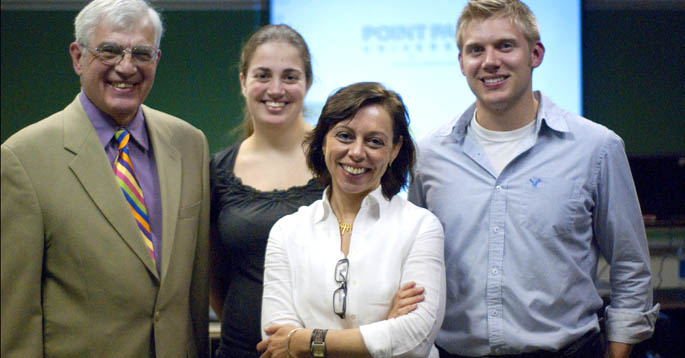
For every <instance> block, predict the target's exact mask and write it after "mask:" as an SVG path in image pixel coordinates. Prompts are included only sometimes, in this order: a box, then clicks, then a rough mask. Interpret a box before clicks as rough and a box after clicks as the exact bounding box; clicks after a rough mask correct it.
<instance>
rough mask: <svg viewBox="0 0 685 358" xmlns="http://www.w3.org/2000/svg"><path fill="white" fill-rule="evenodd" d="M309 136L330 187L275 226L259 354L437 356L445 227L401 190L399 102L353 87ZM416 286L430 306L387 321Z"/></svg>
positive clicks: (409, 168)
mask: <svg viewBox="0 0 685 358" xmlns="http://www.w3.org/2000/svg"><path fill="white" fill-rule="evenodd" d="M305 143H307V144H308V148H307V164H308V166H309V167H310V169H311V170H312V172H313V173H314V175H315V176H316V177H317V178H318V179H319V180H321V181H322V183H323V184H325V185H327V188H326V190H325V192H324V194H323V198H322V199H321V200H318V201H316V202H314V203H313V204H312V205H310V206H306V207H301V208H300V209H299V210H298V211H297V212H296V213H294V214H291V215H288V216H285V217H283V218H282V219H280V220H279V221H278V222H276V224H275V225H274V226H273V228H272V229H271V233H270V235H269V241H268V244H267V250H266V258H265V265H264V267H265V271H264V294H263V299H262V329H263V330H264V333H263V334H262V336H263V338H264V340H262V341H261V342H260V343H259V344H258V345H257V349H258V350H259V351H260V352H263V354H262V357H267V358H268V357H309V356H313V357H326V356H340V355H344V356H360V357H368V356H373V357H390V356H393V357H395V356H408V357H409V356H411V357H426V356H436V357H437V350H436V349H435V348H434V347H433V341H434V339H435V336H436V335H437V332H438V329H439V328H440V325H441V323H442V319H443V314H444V308H445V297H444V296H445V268H444V258H443V231H442V226H441V225H440V222H439V221H438V219H437V218H436V217H435V216H434V215H433V214H431V213H430V212H429V211H427V210H425V209H422V208H419V207H417V206H414V205H413V204H411V203H409V202H408V201H406V200H405V199H404V198H401V197H399V196H397V195H396V194H397V193H398V192H399V191H400V190H401V189H402V188H403V187H405V186H406V184H407V180H408V178H409V177H411V176H413V165H414V160H415V149H414V143H413V141H412V139H411V136H410V134H409V116H408V114H407V111H406V107H405V106H404V103H403V102H402V99H401V97H400V96H399V95H398V94H397V93H395V92H393V91H389V90H387V89H385V88H384V87H383V86H382V85H380V84H378V83H373V82H364V83H356V84H353V85H350V86H347V87H344V88H342V89H340V90H338V91H337V92H336V93H335V94H333V95H332V96H331V97H329V98H328V100H327V102H326V105H325V106H324V108H323V110H322V113H321V116H320V117H319V123H318V124H317V126H316V128H315V129H314V131H312V132H311V134H310V135H309V137H308V139H307V141H306V142H305ZM408 282H416V284H417V285H419V286H422V287H423V288H424V299H423V301H422V302H420V303H418V304H417V305H415V306H412V307H411V309H413V310H411V312H409V313H406V314H404V315H401V316H399V317H395V318H390V319H387V318H386V317H388V315H389V312H390V311H391V306H392V305H393V296H394V293H395V292H396V291H398V289H399V288H400V287H402V286H403V285H405V284H406V283H408ZM400 291H401V290H400Z"/></svg>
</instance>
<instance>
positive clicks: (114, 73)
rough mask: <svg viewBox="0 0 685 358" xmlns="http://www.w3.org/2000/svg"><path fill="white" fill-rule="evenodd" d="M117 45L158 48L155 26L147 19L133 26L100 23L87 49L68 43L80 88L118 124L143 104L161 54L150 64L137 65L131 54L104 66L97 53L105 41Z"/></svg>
mask: <svg viewBox="0 0 685 358" xmlns="http://www.w3.org/2000/svg"><path fill="white" fill-rule="evenodd" d="M107 43H109V44H116V45H119V46H121V47H123V48H127V49H131V48H133V47H135V46H153V47H155V29H154V27H153V26H152V24H151V23H150V21H149V20H148V19H147V18H144V19H143V20H142V21H141V22H139V23H138V25H137V26H134V27H132V28H130V29H114V28H113V27H112V26H111V25H109V24H107V23H101V24H99V25H98V26H97V27H96V29H95V32H94V34H93V38H92V39H91V40H90V42H89V44H88V47H90V48H92V49H93V50H88V49H86V48H85V47H81V46H80V45H79V44H78V43H76V42H74V43H72V44H71V45H70V46H69V52H70V54H71V58H72V62H73V66H74V71H76V74H78V75H79V76H80V77H81V87H82V88H83V92H84V93H85V94H86V96H88V99H90V100H91V101H92V102H93V103H94V104H95V106H97V107H98V108H99V109H100V110H102V111H103V112H105V113H107V114H108V115H109V116H110V117H112V119H114V120H115V121H116V122H117V123H118V124H119V125H121V126H124V125H126V124H128V122H130V121H131V119H133V117H134V116H135V114H136V112H137V111H138V108H140V105H141V104H142V103H143V101H145V98H146V97H147V95H148V94H149V93H150V90H151V89H152V85H153V83H154V81H155V72H156V70H157V64H158V63H159V59H160V56H161V53H159V52H158V54H157V59H156V60H155V61H154V62H153V63H149V64H136V63H134V62H132V61H131V55H130V54H127V55H126V56H124V59H122V60H121V61H119V62H118V63H117V64H114V65H105V64H103V63H102V62H101V61H100V60H99V59H98V57H97V53H96V52H94V51H95V50H94V49H95V48H97V47H100V46H102V45H103V44H107Z"/></svg>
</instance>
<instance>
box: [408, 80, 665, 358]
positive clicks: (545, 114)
mask: <svg viewBox="0 0 685 358" xmlns="http://www.w3.org/2000/svg"><path fill="white" fill-rule="evenodd" d="M535 96H536V97H537V98H538V100H539V103H540V104H539V109H538V114H537V118H536V124H535V125H536V133H537V135H536V136H535V137H534V138H532V140H531V141H530V142H529V143H525V144H524V147H525V149H524V150H523V152H522V153H521V154H519V155H518V156H516V157H515V158H514V159H513V160H512V161H511V162H510V163H509V164H508V165H507V166H505V167H504V169H503V170H502V172H501V173H500V174H499V175H497V173H496V171H495V170H494V169H493V168H492V166H491V164H490V163H489V161H488V158H487V157H486V154H485V152H484V151H483V148H482V147H481V146H480V145H479V144H478V142H477V141H476V140H475V139H474V138H473V137H472V136H471V135H469V134H468V133H467V128H468V124H469V121H470V120H471V119H472V118H473V113H474V110H475V104H474V105H473V106H471V107H470V108H469V109H468V110H466V112H464V114H463V115H462V116H461V117H459V118H458V119H456V120H454V121H451V122H450V123H447V124H446V125H444V126H442V127H441V128H438V129H437V130H435V131H434V132H432V133H431V134H429V135H428V136H427V137H426V138H424V139H423V140H421V141H420V142H419V156H418V163H417V168H416V178H415V181H414V182H413V183H412V185H411V186H410V190H409V200H411V201H412V202H414V203H416V204H418V205H419V206H423V207H426V208H427V209H429V210H430V211H432V212H433V213H434V214H435V215H436V216H437V217H438V218H439V219H440V221H441V223H442V225H443V227H444V229H445V265H446V273H447V308H446V314H445V319H444V321H443V325H442V328H441V330H440V332H439V334H438V338H437V340H436V344H437V345H439V346H440V347H442V348H444V349H446V350H447V351H449V352H451V353H454V354H460V355H476V356H479V355H489V354H516V353H524V352H529V351H534V350H540V349H542V350H549V351H556V350H558V349H560V348H562V347H564V346H565V345H567V344H569V343H570V342H572V341H574V340H576V339H578V338H579V337H581V336H582V335H583V334H585V333H586V332H588V331H591V330H598V329H599V325H598V319H597V315H596V313H597V311H598V310H599V309H600V308H601V307H602V299H601V297H600V296H599V294H598V292H597V289H596V288H595V281H596V280H597V262H598V259H599V255H600V254H601V255H602V256H603V257H604V258H605V259H606V260H607V262H609V263H610V264H611V272H610V274H611V303H610V305H609V307H608V308H607V310H606V316H607V321H606V327H607V334H608V336H607V338H608V339H609V340H611V341H618V342H624V343H637V342H639V341H641V340H644V339H647V338H649V337H650V336H651V334H652V333H653V330H654V322H655V320H656V316H657V314H658V305H657V306H655V307H652V287H651V274H650V269H649V251H648V248H647V240H646V235H645V229H644V224H643V221H642V214H641V213H640V207H639V204H638V200H637V195H636V193H635V187H634V184H633V180H632V177H631V174H630V169H629V166H628V160H627V158H626V154H625V150H624V147H623V141H622V140H621V139H620V138H619V137H618V136H617V135H616V134H615V133H614V132H612V131H611V130H609V129H607V128H605V127H603V126H601V125H599V124H596V123H593V122H591V121H589V120H587V119H585V118H582V117H579V116H577V115H575V114H572V113H570V112H567V111H565V110H563V109H561V108H559V107H557V106H556V105H555V104H554V103H552V101H551V100H550V99H549V98H547V97H545V96H544V95H542V94H541V93H539V92H535Z"/></svg>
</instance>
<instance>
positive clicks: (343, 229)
mask: <svg viewBox="0 0 685 358" xmlns="http://www.w3.org/2000/svg"><path fill="white" fill-rule="evenodd" d="M338 228H339V229H340V235H341V236H342V235H345V233H346V232H352V224H343V223H342V222H340V221H338Z"/></svg>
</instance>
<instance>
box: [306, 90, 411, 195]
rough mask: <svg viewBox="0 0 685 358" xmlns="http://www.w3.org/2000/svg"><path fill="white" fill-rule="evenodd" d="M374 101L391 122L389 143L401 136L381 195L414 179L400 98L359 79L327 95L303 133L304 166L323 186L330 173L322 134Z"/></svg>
mask: <svg viewBox="0 0 685 358" xmlns="http://www.w3.org/2000/svg"><path fill="white" fill-rule="evenodd" d="M371 104H378V105H380V106H382V107H383V108H385V110H386V111H387V112H388V114H389V115H390V118H392V121H393V126H392V127H393V138H392V142H393V144H397V143H398V142H399V141H400V138H402V147H401V148H400V150H399V153H398V154H397V158H395V160H394V161H393V162H392V165H391V166H390V167H389V168H388V170H386V171H385V173H384V174H383V176H382V177H381V187H382V188H383V195H384V196H385V197H386V198H388V199H390V198H392V197H393V196H394V195H395V194H397V193H399V191H400V190H401V189H402V188H404V187H406V186H407V184H408V181H409V180H413V179H414V162H415V161H416V149H415V147H414V141H413V140H412V138H411V135H410V134H409V113H408V112H407V107H406V106H405V105H404V102H403V101H402V97H400V95H399V94H398V93H397V92H395V91H391V90H388V89H386V88H385V87H383V85H381V84H380V83H377V82H359V83H354V84H351V85H349V86H346V87H343V88H341V89H339V90H338V91H336V92H335V93H334V94H332V95H331V96H330V97H328V100H326V104H325V105H324V107H323V110H322V111H321V116H319V122H318V123H317V125H316V127H315V128H314V130H313V131H312V132H311V133H310V134H309V135H308V136H307V138H306V140H305V142H304V145H305V146H306V149H305V152H306V154H307V165H308V166H309V169H311V171H312V172H313V173H314V176H315V177H316V178H318V180H319V181H320V182H321V184H323V185H330V184H331V175H330V173H329V172H328V168H327V167H326V159H325V158H324V152H323V145H324V142H325V139H326V134H328V131H330V130H331V129H332V128H333V127H335V125H336V124H337V123H338V122H341V121H344V120H346V119H350V118H352V117H354V115H355V114H356V113H357V111H359V109H360V108H362V107H364V106H367V105H371Z"/></svg>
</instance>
